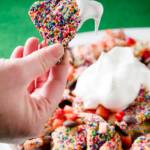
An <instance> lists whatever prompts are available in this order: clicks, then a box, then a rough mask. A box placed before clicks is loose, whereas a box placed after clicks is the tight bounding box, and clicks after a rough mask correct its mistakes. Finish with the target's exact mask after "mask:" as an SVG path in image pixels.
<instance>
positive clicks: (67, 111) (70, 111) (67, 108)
mask: <svg viewBox="0 0 150 150" xmlns="http://www.w3.org/2000/svg"><path fill="white" fill-rule="evenodd" d="M64 113H65V114H69V113H71V114H72V113H73V108H72V107H70V106H68V105H66V106H65V107H64Z"/></svg>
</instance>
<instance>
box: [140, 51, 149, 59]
mask: <svg viewBox="0 0 150 150" xmlns="http://www.w3.org/2000/svg"><path fill="white" fill-rule="evenodd" d="M142 58H143V59H144V60H146V59H148V58H150V51H149V50H145V51H143V54H142Z"/></svg>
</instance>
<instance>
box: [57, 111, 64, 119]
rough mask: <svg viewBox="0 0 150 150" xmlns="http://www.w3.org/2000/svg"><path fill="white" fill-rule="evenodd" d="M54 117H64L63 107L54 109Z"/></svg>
mask: <svg viewBox="0 0 150 150" xmlns="http://www.w3.org/2000/svg"><path fill="white" fill-rule="evenodd" d="M55 118H57V119H63V118H64V111H63V109H61V108H58V109H57V110H56V111H55Z"/></svg>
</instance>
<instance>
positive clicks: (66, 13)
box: [29, 0, 81, 47]
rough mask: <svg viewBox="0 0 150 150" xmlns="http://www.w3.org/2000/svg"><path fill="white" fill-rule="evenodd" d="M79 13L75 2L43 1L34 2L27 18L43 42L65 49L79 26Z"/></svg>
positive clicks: (70, 0) (71, 0)
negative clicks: (57, 44) (58, 44)
mask: <svg viewBox="0 0 150 150" xmlns="http://www.w3.org/2000/svg"><path fill="white" fill-rule="evenodd" d="M79 11H80V10H79V9H78V6H77V3H76V0H61V1H60V0H45V1H42V2H41V1H37V2H35V3H34V4H33V5H32V6H31V8H30V10H29V16H30V17H31V20H32V22H33V24H34V25H35V27H36V28H37V30H38V31H39V32H40V34H41V36H42V37H43V38H44V39H45V40H47V41H48V42H50V43H52V44H53V43H61V44H62V45H63V46H64V47H67V45H68V43H69V42H70V41H71V40H72V39H73V38H74V36H75V34H76V30H77V28H78V26H79V23H80V20H81V18H80V16H79Z"/></svg>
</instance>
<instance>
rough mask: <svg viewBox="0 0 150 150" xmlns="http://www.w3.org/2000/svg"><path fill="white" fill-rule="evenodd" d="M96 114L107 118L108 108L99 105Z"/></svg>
mask: <svg viewBox="0 0 150 150" xmlns="http://www.w3.org/2000/svg"><path fill="white" fill-rule="evenodd" d="M96 114H97V115H99V116H101V117H103V118H104V119H106V120H107V119H108V117H109V110H108V109H106V108H105V107H103V106H101V105H99V106H98V108H97V109H96Z"/></svg>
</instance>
